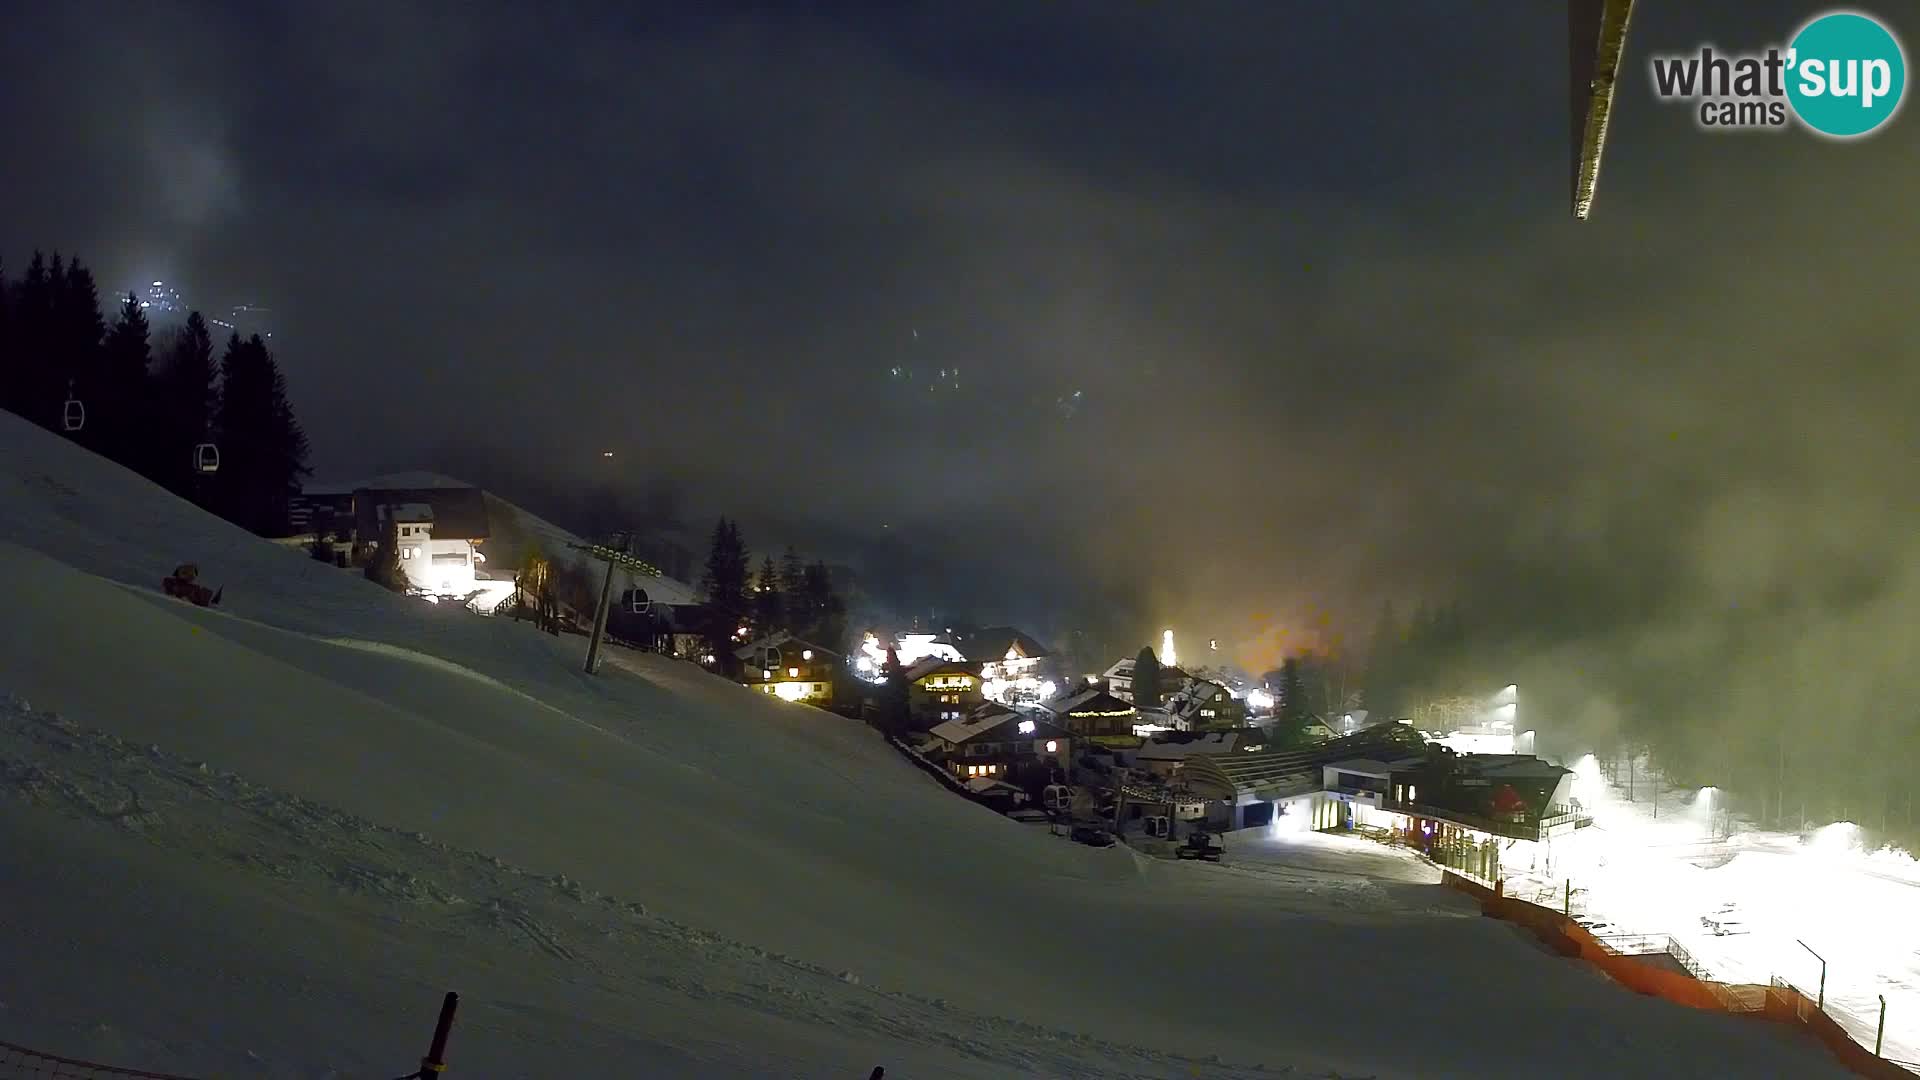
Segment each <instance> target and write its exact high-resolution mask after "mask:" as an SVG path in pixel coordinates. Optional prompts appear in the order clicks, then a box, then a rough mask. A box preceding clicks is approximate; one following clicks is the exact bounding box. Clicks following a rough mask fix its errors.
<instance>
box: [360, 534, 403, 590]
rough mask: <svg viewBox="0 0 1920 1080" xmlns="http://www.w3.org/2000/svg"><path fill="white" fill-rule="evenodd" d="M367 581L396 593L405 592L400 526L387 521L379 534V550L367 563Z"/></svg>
mask: <svg viewBox="0 0 1920 1080" xmlns="http://www.w3.org/2000/svg"><path fill="white" fill-rule="evenodd" d="M367 580H368V581H371V582H374V583H375V584H377V585H380V586H382V587H384V588H388V589H391V590H393V591H394V592H397V593H404V592H406V591H407V586H408V584H409V581H408V578H407V570H406V567H405V566H403V565H401V562H400V525H399V523H398V522H395V521H391V520H390V521H388V522H387V527H386V529H385V530H384V531H383V532H381V534H380V550H379V551H378V552H376V553H375V554H374V557H373V561H371V562H369V563H367Z"/></svg>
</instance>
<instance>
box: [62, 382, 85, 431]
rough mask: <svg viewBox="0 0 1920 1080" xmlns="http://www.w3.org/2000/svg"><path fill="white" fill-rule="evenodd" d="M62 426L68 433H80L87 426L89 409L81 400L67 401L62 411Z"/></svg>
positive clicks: (71, 399) (70, 399)
mask: <svg viewBox="0 0 1920 1080" xmlns="http://www.w3.org/2000/svg"><path fill="white" fill-rule="evenodd" d="M68 392H69V393H71V392H72V391H68ZM60 425H61V426H62V427H64V428H66V429H67V430H68V431H79V430H80V429H81V428H83V427H86V426H87V407H86V405H85V404H83V403H82V402H81V401H80V399H79V398H72V397H70V398H68V399H67V403H66V405H65V407H63V408H62V409H61V410H60Z"/></svg>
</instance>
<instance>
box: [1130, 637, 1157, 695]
mask: <svg viewBox="0 0 1920 1080" xmlns="http://www.w3.org/2000/svg"><path fill="white" fill-rule="evenodd" d="M1160 696H1161V687H1160V658H1159V657H1158V656H1155V655H1154V652H1153V647H1152V646H1147V647H1145V648H1143V649H1141V650H1140V654H1139V655H1138V656H1135V657H1134V658H1133V703H1134V705H1135V706H1136V707H1138V708H1142V709H1157V708H1159V707H1160Z"/></svg>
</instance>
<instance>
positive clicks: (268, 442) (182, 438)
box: [0, 252, 311, 536]
mask: <svg viewBox="0 0 1920 1080" xmlns="http://www.w3.org/2000/svg"><path fill="white" fill-rule="evenodd" d="M113 309H114V310H113V318H112V322H111V323H109V322H108V321H107V318H106V316H105V315H104V314H103V313H102V310H101V298H100V292H99V288H98V286H97V285H96V283H95V282H94V279H93V273H92V271H91V270H89V269H88V268H87V266H86V264H85V263H83V262H81V261H80V259H78V258H77V257H76V258H63V257H62V256H61V255H60V254H59V253H57V252H56V253H55V254H53V255H52V256H51V257H49V256H47V255H44V254H42V253H40V252H35V253H34V255H33V258H32V260H31V261H29V262H28V264H27V266H26V269H25V271H24V272H23V273H22V274H21V275H20V276H19V277H18V278H17V279H16V278H14V277H12V276H11V275H10V271H9V269H8V268H7V267H6V266H5V264H4V263H0V406H4V407H5V408H6V409H7V411H9V412H12V413H14V414H16V415H18V416H20V417H23V418H25V419H27V420H30V421H32V422H33V423H36V424H38V425H40V426H41V427H44V428H46V429H48V430H49V431H54V432H59V433H61V434H63V435H65V436H67V437H68V438H71V439H73V440H74V441H75V442H77V443H79V444H80V445H81V446H84V447H86V448H87V449H89V450H92V451H93V452H95V453H97V454H99V455H101V456H103V457H106V458H108V459H110V460H112V461H115V462H117V463H119V464H121V465H124V466H126V467H127V468H129V469H132V470H134V471H135V472H137V473H140V474H141V475H142V476H145V477H147V478H148V479H150V480H152V481H154V482H155V483H157V484H160V485H161V486H163V487H165V488H166V489H167V490H169V491H171V492H173V493H174V494H176V495H179V496H180V497H181V498H184V499H189V500H191V501H193V502H195V503H197V504H199V505H200V506H202V507H204V508H205V509H207V510H210V511H212V512H214V513H217V514H219V515H220V516H222V517H224V518H226V519H227V520H229V521H231V522H233V523H234V524H236V525H239V526H241V527H243V528H246V529H248V530H250V531H252V532H254V533H257V534H259V535H261V536H280V535H285V533H286V531H287V508H288V505H289V503H290V501H291V499H292V497H293V496H294V495H296V494H297V493H298V492H299V489H300V481H301V480H302V479H303V478H305V477H306V476H308V475H310V474H311V470H310V469H308V467H307V454H308V447H307V436H306V434H305V432H303V431H302V430H301V428H300V421H299V419H298V418H297V417H296V416H295V415H294V410H293V404H292V402H291V401H290V400H289V399H288V397H287V381H286V377H285V376H284V375H283V374H282V373H281V371H280V365H279V364H278V362H276V361H275V360H274V357H273V353H272V352H270V351H269V350H268V349H267V347H266V344H265V343H264V342H263V341H262V340H261V339H260V338H259V336H257V335H255V336H252V337H249V338H247V339H246V340H242V339H241V338H240V337H239V335H237V334H235V335H230V336H229V337H228V338H227V340H226V341H224V342H222V341H218V340H216V339H215V338H214V336H213V334H212V333H211V332H210V330H209V328H208V325H207V321H206V319H205V318H204V317H202V316H201V314H200V313H199V312H197V311H196V312H194V313H192V314H191V315H189V316H188V318H187V320H186V322H185V324H184V325H183V326H180V327H177V328H175V329H173V330H171V331H170V332H166V333H162V334H159V336H158V339H157V340H156V331H155V330H154V328H153V327H151V326H149V325H148V322H147V317H146V314H145V312H144V311H143V310H142V308H141V305H140V301H139V299H138V298H137V297H135V296H133V295H131V294H129V295H127V296H125V297H120V298H117V299H116V300H115V301H114V302H113Z"/></svg>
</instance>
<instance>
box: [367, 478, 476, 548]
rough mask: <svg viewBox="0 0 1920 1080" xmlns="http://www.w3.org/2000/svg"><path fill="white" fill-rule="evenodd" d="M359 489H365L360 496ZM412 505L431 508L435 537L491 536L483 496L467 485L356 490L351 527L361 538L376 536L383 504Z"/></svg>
mask: <svg viewBox="0 0 1920 1080" xmlns="http://www.w3.org/2000/svg"><path fill="white" fill-rule="evenodd" d="M361 492H365V495H364V497H362V496H361ZM414 504H419V505H424V506H430V507H432V508H433V526H434V528H433V531H434V538H435V539H438V540H485V539H486V538H487V537H488V536H490V535H492V530H491V529H490V528H489V527H488V522H487V503H486V499H485V497H484V496H482V495H481V493H480V489H479V488H471V487H458V488H456V487H420V488H362V489H359V490H358V491H356V492H355V499H354V508H353V509H354V527H355V528H357V529H358V530H359V531H360V535H361V536H362V537H363V538H365V537H373V536H378V535H380V520H381V517H380V515H381V510H382V508H383V507H395V506H408V505H414Z"/></svg>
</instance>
